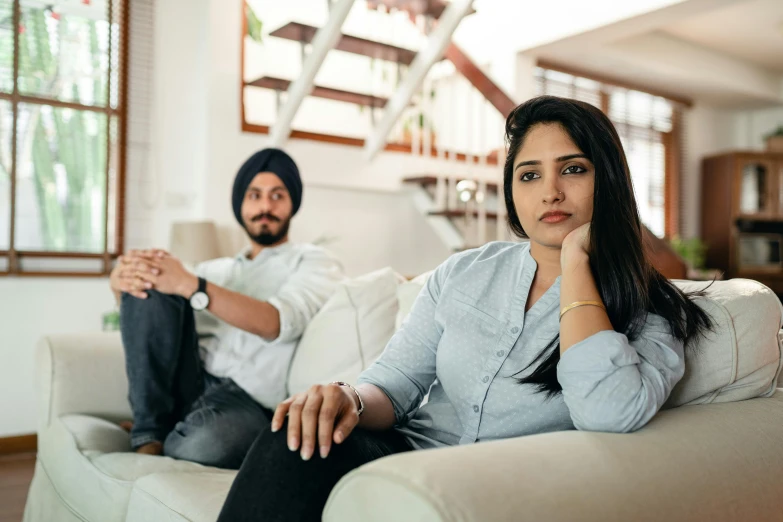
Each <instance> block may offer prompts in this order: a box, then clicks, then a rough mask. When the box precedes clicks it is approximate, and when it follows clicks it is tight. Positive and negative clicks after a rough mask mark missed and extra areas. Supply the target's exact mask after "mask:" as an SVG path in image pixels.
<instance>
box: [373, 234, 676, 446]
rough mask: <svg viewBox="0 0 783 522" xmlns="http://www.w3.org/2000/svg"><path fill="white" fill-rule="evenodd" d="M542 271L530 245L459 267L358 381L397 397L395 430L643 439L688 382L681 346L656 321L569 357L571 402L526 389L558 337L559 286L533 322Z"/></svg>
mask: <svg viewBox="0 0 783 522" xmlns="http://www.w3.org/2000/svg"><path fill="white" fill-rule="evenodd" d="M536 268H537V265H536V262H535V260H534V259H533V257H532V256H531V255H530V246H529V244H528V243H500V242H498V243H490V244H488V245H486V246H484V247H482V248H479V249H476V250H471V251H467V252H463V253H460V254H457V255H455V256H452V257H451V258H449V259H448V260H447V261H446V262H445V263H444V264H442V265H441V266H440V267H438V269H437V270H435V272H434V273H433V275H432V276H431V277H430V278H429V280H428V281H427V284H426V286H425V287H424V289H423V290H422V292H421V293H420V294H419V296H418V297H417V299H416V302H415V304H414V306H413V309H412V310H411V313H410V315H409V316H408V318H407V319H406V320H405V322H404V323H403V325H402V327H401V328H400V330H399V331H398V332H397V333H396V334H395V335H394V337H392V339H391V341H389V344H388V346H387V347H386V350H385V351H384V352H383V354H382V355H381V357H380V358H379V359H378V361H376V362H375V363H374V364H373V365H372V366H371V367H370V368H368V369H367V370H366V371H365V372H363V373H362V375H361V376H360V377H359V383H360V384H361V383H368V384H373V385H375V386H377V387H379V388H380V389H382V390H383V391H384V392H385V393H386V395H388V397H389V399H391V402H392V404H393V406H394V413H395V416H396V418H397V429H398V430H399V431H400V432H402V433H403V434H404V435H405V436H406V438H407V439H408V441H409V442H410V443H411V444H412V445H413V446H414V447H416V448H432V447H439V446H450V445H455V444H470V443H473V442H478V441H485V440H494V439H504V438H509V437H518V436H521V435H529V434H534V433H543V432H548V431H557V430H567V429H574V428H577V429H582V430H593V431H611V432H628V431H633V430H636V429H639V428H640V427H642V426H644V425H645V424H646V423H647V422H648V421H649V420H650V419H651V418H652V417H653V416H654V415H655V414H656V412H657V411H658V410H659V409H660V407H661V406H662V405H663V403H664V402H665V401H666V399H667V398H668V396H669V393H670V392H671V389H672V388H673V387H674V385H675V384H676V383H677V382H678V381H679V380H680V379H681V378H682V375H683V373H684V369H685V363H684V356H683V346H682V343H681V342H680V341H678V340H676V339H675V338H674V337H673V336H672V335H671V332H670V330H669V328H668V324H667V323H666V322H665V321H664V320H663V319H662V318H661V317H659V316H656V315H653V314H650V315H648V318H647V323H646V325H645V327H644V329H643V330H642V332H641V334H640V336H639V337H638V338H637V339H636V340H634V341H633V342H629V341H628V338H627V337H626V336H625V335H624V334H622V333H618V332H614V331H604V332H599V333H597V334H595V335H593V336H591V337H588V338H587V339H585V340H583V341H581V342H579V343H577V344H575V345H574V346H572V347H571V348H569V349H568V350H567V351H566V352H565V354H563V356H562V357H561V360H560V364H559V366H558V370H557V375H558V380H559V381H560V384H561V386H562V388H563V393H562V394H561V395H558V396H556V397H554V398H551V399H547V396H546V394H544V393H540V392H537V391H536V388H535V387H534V386H532V385H521V384H519V383H518V382H517V378H518V377H521V376H524V375H527V374H529V373H531V372H532V370H533V369H532V368H530V369H527V370H526V368H527V367H528V365H530V364H531V362H533V361H534V360H535V359H536V356H537V355H538V354H539V353H540V352H541V351H542V350H543V349H544V348H546V346H547V345H548V344H549V343H550V342H551V341H552V340H553V339H554V338H555V337H556V336H557V335H558V332H559V320H558V319H559V308H560V306H559V305H560V278H558V279H557V280H556V282H555V283H554V284H553V285H552V287H551V288H550V289H549V290H548V291H547V292H546V293H545V294H544V295H543V296H542V297H541V298H540V299H539V300H538V301H537V302H536V303H535V304H534V305H533V307H532V308H531V309H530V310H529V311H527V312H525V305H526V303H527V299H528V295H529V293H530V287H531V285H532V283H533V278H534V276H535V273H536ZM523 370H524V372H523ZM520 372H523V373H520ZM428 392H429V398H428V400H427V401H426V403H425V404H423V405H422V404H421V403H422V401H423V399H424V397H425V396H426V395H427V393H428Z"/></svg>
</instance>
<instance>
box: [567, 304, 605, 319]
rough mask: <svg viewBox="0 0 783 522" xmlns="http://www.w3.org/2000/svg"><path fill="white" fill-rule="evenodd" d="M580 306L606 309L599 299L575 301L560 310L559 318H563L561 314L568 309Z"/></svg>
mask: <svg viewBox="0 0 783 522" xmlns="http://www.w3.org/2000/svg"><path fill="white" fill-rule="evenodd" d="M580 306H597V307H598V308H601V309H603V310H604V311H606V307H605V306H604V304H603V303H602V302H601V301H576V302H574V303H571V304H570V305H568V306H566V307H564V308H563V309H562V310H560V320H562V319H563V315H564V314H565V313H566V312H568V311H569V310H573V309H574V308H579V307H580Z"/></svg>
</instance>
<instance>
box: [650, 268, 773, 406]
mask: <svg viewBox="0 0 783 522" xmlns="http://www.w3.org/2000/svg"><path fill="white" fill-rule="evenodd" d="M674 283H675V284H676V285H677V286H678V287H679V288H680V289H681V290H683V291H685V292H692V291H694V290H700V289H703V288H704V287H705V286H706V285H707V283H703V282H695V281H675V282H674ZM696 303H697V304H698V305H699V306H700V307H701V308H702V309H703V310H705V311H706V312H707V313H708V314H709V315H710V316H711V317H712V318H713V319H714V321H715V323H716V324H715V330H714V331H713V332H710V333H708V334H707V336H706V337H705V338H702V339H700V340H699V342H697V343H695V344H694V345H693V346H691V347H690V348H689V349H688V351H687V352H686V354H685V376H683V378H682V380H681V381H680V382H679V383H678V384H677V386H675V387H674V390H672V394H671V396H670V397H669V400H668V402H667V403H666V406H665V407H668V408H672V407H675V406H682V405H684V404H707V403H718V402H733V401H741V400H745V399H752V398H754V397H769V396H770V395H772V394H773V393H774V392H775V388H776V382H777V379H778V376H779V375H780V370H781V363H783V348H782V346H781V343H780V329H781V326H782V325H783V323H782V320H783V308H781V304H780V300H779V299H778V298H777V296H776V295H775V293H774V292H772V290H770V289H769V288H767V287H766V286H764V285H763V284H761V283H759V282H757V281H752V280H750V279H731V280H729V281H716V282H715V283H713V284H712V286H710V287H709V289H708V290H707V293H706V295H705V296H704V297H699V298H696Z"/></svg>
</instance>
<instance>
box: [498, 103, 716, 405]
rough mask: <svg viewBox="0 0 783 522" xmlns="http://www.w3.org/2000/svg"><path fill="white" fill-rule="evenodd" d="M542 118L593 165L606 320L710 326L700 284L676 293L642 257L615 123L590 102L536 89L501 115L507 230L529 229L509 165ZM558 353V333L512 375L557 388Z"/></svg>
mask: <svg viewBox="0 0 783 522" xmlns="http://www.w3.org/2000/svg"><path fill="white" fill-rule="evenodd" d="M541 123H556V124H559V125H561V126H562V127H563V129H564V130H565V131H566V132H567V133H568V135H569V136H570V137H571V139H572V140H573V142H574V143H575V144H576V146H577V147H579V149H580V150H581V151H582V153H583V154H585V155H586V156H587V158H588V159H589V160H590V161H591V162H592V163H593V165H594V166H595V188H594V192H593V217H592V220H591V222H590V268H591V269H592V272H593V277H594V278H595V282H596V285H597V286H598V292H599V293H600V294H601V299H602V300H603V302H604V304H605V305H606V312H607V314H608V316H609V319H610V321H611V322H612V326H613V327H614V329H615V330H616V331H618V332H622V333H624V334H626V336H627V337H628V339H629V340H634V339H636V338H637V337H638V336H639V333H640V332H641V330H642V328H643V327H644V325H645V323H646V321H647V314H648V313H650V312H651V313H654V314H657V315H659V316H661V317H662V318H663V319H664V320H665V321H667V322H668V323H669V327H670V329H671V332H672V335H673V336H674V337H675V338H677V339H678V340H680V341H682V342H683V343H684V345H685V346H686V347H688V345H689V344H690V342H691V341H692V340H694V339H695V338H696V337H697V336H699V335H702V334H703V333H705V332H706V331H707V330H709V329H711V328H712V321H711V320H710V318H709V316H708V315H707V314H706V313H705V312H704V311H703V310H702V309H701V308H699V307H698V306H697V305H696V304H695V303H694V302H693V301H692V300H691V297H694V296H695V295H701V294H702V293H703V292H696V293H692V294H685V293H683V292H682V291H681V290H680V289H678V288H677V287H676V286H674V285H673V284H672V283H671V282H670V281H669V280H667V279H666V278H665V277H664V276H663V275H661V273H660V272H658V271H657V270H656V269H655V268H654V267H653V266H652V264H651V263H650V261H649V259H647V256H646V255H645V251H644V248H643V241H642V222H641V219H639V210H638V208H637V206H636V199H635V198H634V193H633V185H632V183H631V174H630V171H629V169H628V162H627V161H626V159H625V151H624V150H623V146H622V143H621V142H620V137H619V136H618V135H617V131H616V130H615V128H614V125H612V122H611V121H610V120H609V118H607V117H606V115H605V114H604V113H603V112H601V111H600V110H598V109H597V108H596V107H593V106H592V105H590V104H587V103H584V102H581V101H577V100H569V99H565V98H558V97H555V96H540V97H538V98H533V99H531V100H529V101H527V102H525V103H523V104H522V105H520V106H518V107H517V108H515V109H514V110H513V111H511V114H509V116H508V118H507V120H506V142H507V145H508V154H507V156H506V163H505V166H504V167H503V190H504V196H505V200H506V208H507V209H508V224H509V226H510V228H511V230H512V231H513V232H514V233H515V234H516V235H517V236H519V237H523V238H526V237H528V236H527V234H526V233H525V231H524V229H523V228H522V223H520V221H519V217H518V216H517V211H516V208H515V206H514V198H513V197H512V188H513V183H514V175H513V174H514V173H513V170H514V168H513V165H514V159H515V158H516V155H517V153H518V152H519V149H520V148H521V147H522V144H523V142H524V140H525V137H526V136H527V133H528V132H529V131H530V129H531V128H532V127H533V126H534V125H537V124H541ZM559 361H560V336H559V335H558V336H557V337H555V339H554V340H552V342H550V343H549V345H548V346H547V347H546V348H545V349H544V350H543V351H542V352H541V353H540V354H538V356H537V357H536V359H535V360H534V361H533V362H532V363H531V364H530V366H529V367H528V368H527V369H530V368H531V367H534V366H535V369H534V370H533V372H532V373H531V374H530V375H527V376H525V377H522V378H519V379H518V381H519V382H520V383H521V384H533V385H535V386H536V387H537V388H538V390H539V391H541V392H544V393H546V394H547V396H548V397H553V396H555V395H557V394H559V393H560V392H561V391H562V387H561V386H560V383H559V382H558V380H557V364H558V362H559ZM523 371H524V370H523Z"/></svg>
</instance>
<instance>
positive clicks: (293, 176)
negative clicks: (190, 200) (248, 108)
mask: <svg viewBox="0 0 783 522" xmlns="http://www.w3.org/2000/svg"><path fill="white" fill-rule="evenodd" d="M301 200H302V182H301V179H300V177H299V170H298V169H297V167H296V164H295V163H294V161H293V160H292V159H291V158H290V157H289V156H288V155H287V154H286V153H284V152H283V151H281V150H278V149H265V150H262V151H259V152H257V153H256V154H254V155H253V156H251V157H250V158H249V159H248V160H247V161H246V162H245V164H244V165H242V167H241V168H240V170H239V172H238V174H237V177H236V179H235V180H234V188H233V194H232V204H233V209H234V215H235V216H236V218H237V221H239V223H240V224H241V225H242V226H243V227H244V228H245V230H246V232H247V235H248V236H249V238H250V241H251V246H250V247H249V248H248V249H247V250H245V251H244V252H242V253H241V254H239V255H238V256H236V257H235V258H225V259H218V260H214V261H208V262H206V263H202V264H200V265H199V266H198V267H196V270H195V274H192V273H190V272H188V271H187V270H186V269H185V268H184V266H183V264H182V262H181V261H180V260H178V259H176V258H175V257H174V256H172V255H170V254H167V253H166V252H163V251H160V250H148V251H134V252H131V253H130V255H127V256H123V257H121V258H120V260H119V263H118V264H117V267H116V268H115V269H114V270H113V272H112V274H111V288H112V290H113V291H114V293H115V295H116V297H117V299H118V301H120V303H121V304H120V329H121V332H122V341H123V345H124V347H125V361H126V368H127V373H128V382H129V398H130V403H131V408H132V410H133V417H134V418H133V426H132V428H131V446H132V447H133V449H134V450H135V451H137V452H140V453H147V454H156V455H160V454H165V455H168V456H171V457H174V458H178V459H183V460H190V461H194V462H199V463H202V464H205V465H210V466H217V467H223V468H239V466H240V464H241V463H242V460H243V458H244V456H245V454H246V453H247V451H248V449H250V445H251V444H252V442H253V441H254V440H255V438H256V436H257V435H258V433H259V432H260V431H261V430H262V428H263V427H265V426H267V425H269V423H270V421H271V417H272V410H274V408H275V406H276V405H277V404H278V403H279V402H281V401H282V400H283V399H285V398H286V396H287V391H286V386H285V381H286V376H287V373H288V366H289V364H290V362H291V358H292V356H293V353H294V348H295V346H296V343H297V341H298V339H299V337H300V336H301V335H302V332H303V331H304V329H305V327H306V326H307V323H308V322H309V321H310V319H311V318H312V317H313V316H314V315H315V314H316V312H318V310H319V309H320V308H321V306H323V304H324V303H325V302H326V300H327V299H328V298H329V296H330V295H331V293H332V291H333V290H334V289H335V287H336V285H337V283H338V282H339V281H341V280H342V278H343V273H342V268H341V266H340V265H339V263H337V262H336V261H335V260H334V259H333V258H331V257H330V256H329V255H328V254H327V253H326V252H325V251H324V250H322V249H321V248H319V247H316V246H313V245H299V244H292V243H289V242H288V227H289V224H290V220H291V218H292V217H293V216H294V215H295V214H296V212H297V211H298V210H299V206H300V204H301ZM194 311H195V313H194ZM197 327H198V328H197ZM197 329H198V331H199V332H204V331H209V332H211V335H210V336H208V337H206V338H204V337H201V338H200V337H199V335H197V333H196V330H197Z"/></svg>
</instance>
